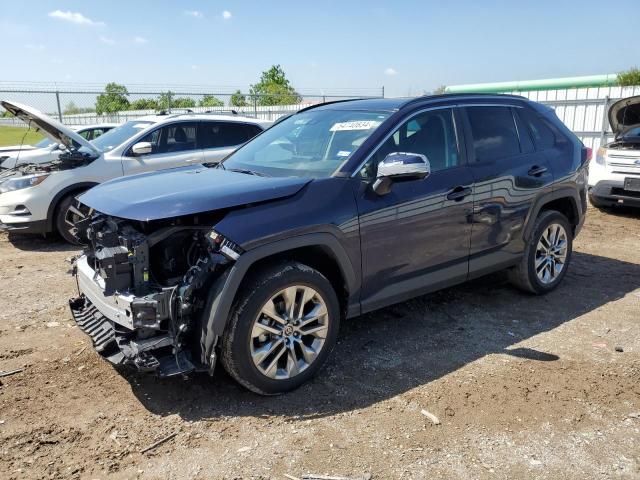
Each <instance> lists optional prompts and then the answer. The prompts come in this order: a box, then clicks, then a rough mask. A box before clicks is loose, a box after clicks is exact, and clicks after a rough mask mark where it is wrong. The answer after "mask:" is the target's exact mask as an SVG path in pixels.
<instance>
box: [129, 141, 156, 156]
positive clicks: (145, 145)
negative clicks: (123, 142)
mask: <svg viewBox="0 0 640 480" xmlns="http://www.w3.org/2000/svg"><path fill="white" fill-rule="evenodd" d="M152 151H153V146H152V145H151V142H138V143H136V144H135V145H134V146H133V147H131V152H132V153H133V154H134V155H135V156H139V155H148V154H150V153H151V152H152Z"/></svg>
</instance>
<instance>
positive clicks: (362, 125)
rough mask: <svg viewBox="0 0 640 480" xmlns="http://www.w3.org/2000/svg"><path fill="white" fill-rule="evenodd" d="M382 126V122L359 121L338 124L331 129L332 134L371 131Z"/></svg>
mask: <svg viewBox="0 0 640 480" xmlns="http://www.w3.org/2000/svg"><path fill="white" fill-rule="evenodd" d="M378 125H380V122H376V121H375V120H357V121H352V122H340V123H336V124H334V125H333V127H331V128H330V129H329V131H331V132H340V131H343V130H369V129H371V128H375V127H377V126H378Z"/></svg>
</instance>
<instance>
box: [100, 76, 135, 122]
mask: <svg viewBox="0 0 640 480" xmlns="http://www.w3.org/2000/svg"><path fill="white" fill-rule="evenodd" d="M128 95H129V92H128V91H127V87H125V86H124V85H118V84H117V83H115V82H111V83H107V86H106V87H104V93H101V94H100V95H98V98H96V113H97V114H98V115H102V114H103V113H115V112H120V111H122V110H128V109H129V100H128V99H127V96H128Z"/></svg>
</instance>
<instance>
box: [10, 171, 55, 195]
mask: <svg viewBox="0 0 640 480" xmlns="http://www.w3.org/2000/svg"><path fill="white" fill-rule="evenodd" d="M48 176H49V174H48V173H39V174H35V175H24V176H22V177H12V178H9V179H7V180H5V181H3V182H2V183H0V193H6V192H13V191H14V190H22V189H23V188H28V187H35V186H36V185H40V184H41V183H42V182H44V181H45V179H46V178H47V177H48Z"/></svg>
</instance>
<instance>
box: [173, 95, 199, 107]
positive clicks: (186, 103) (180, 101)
mask: <svg viewBox="0 0 640 480" xmlns="http://www.w3.org/2000/svg"><path fill="white" fill-rule="evenodd" d="M195 106H196V101H195V100H194V99H193V98H189V97H176V98H172V99H171V108H193V107H195Z"/></svg>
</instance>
